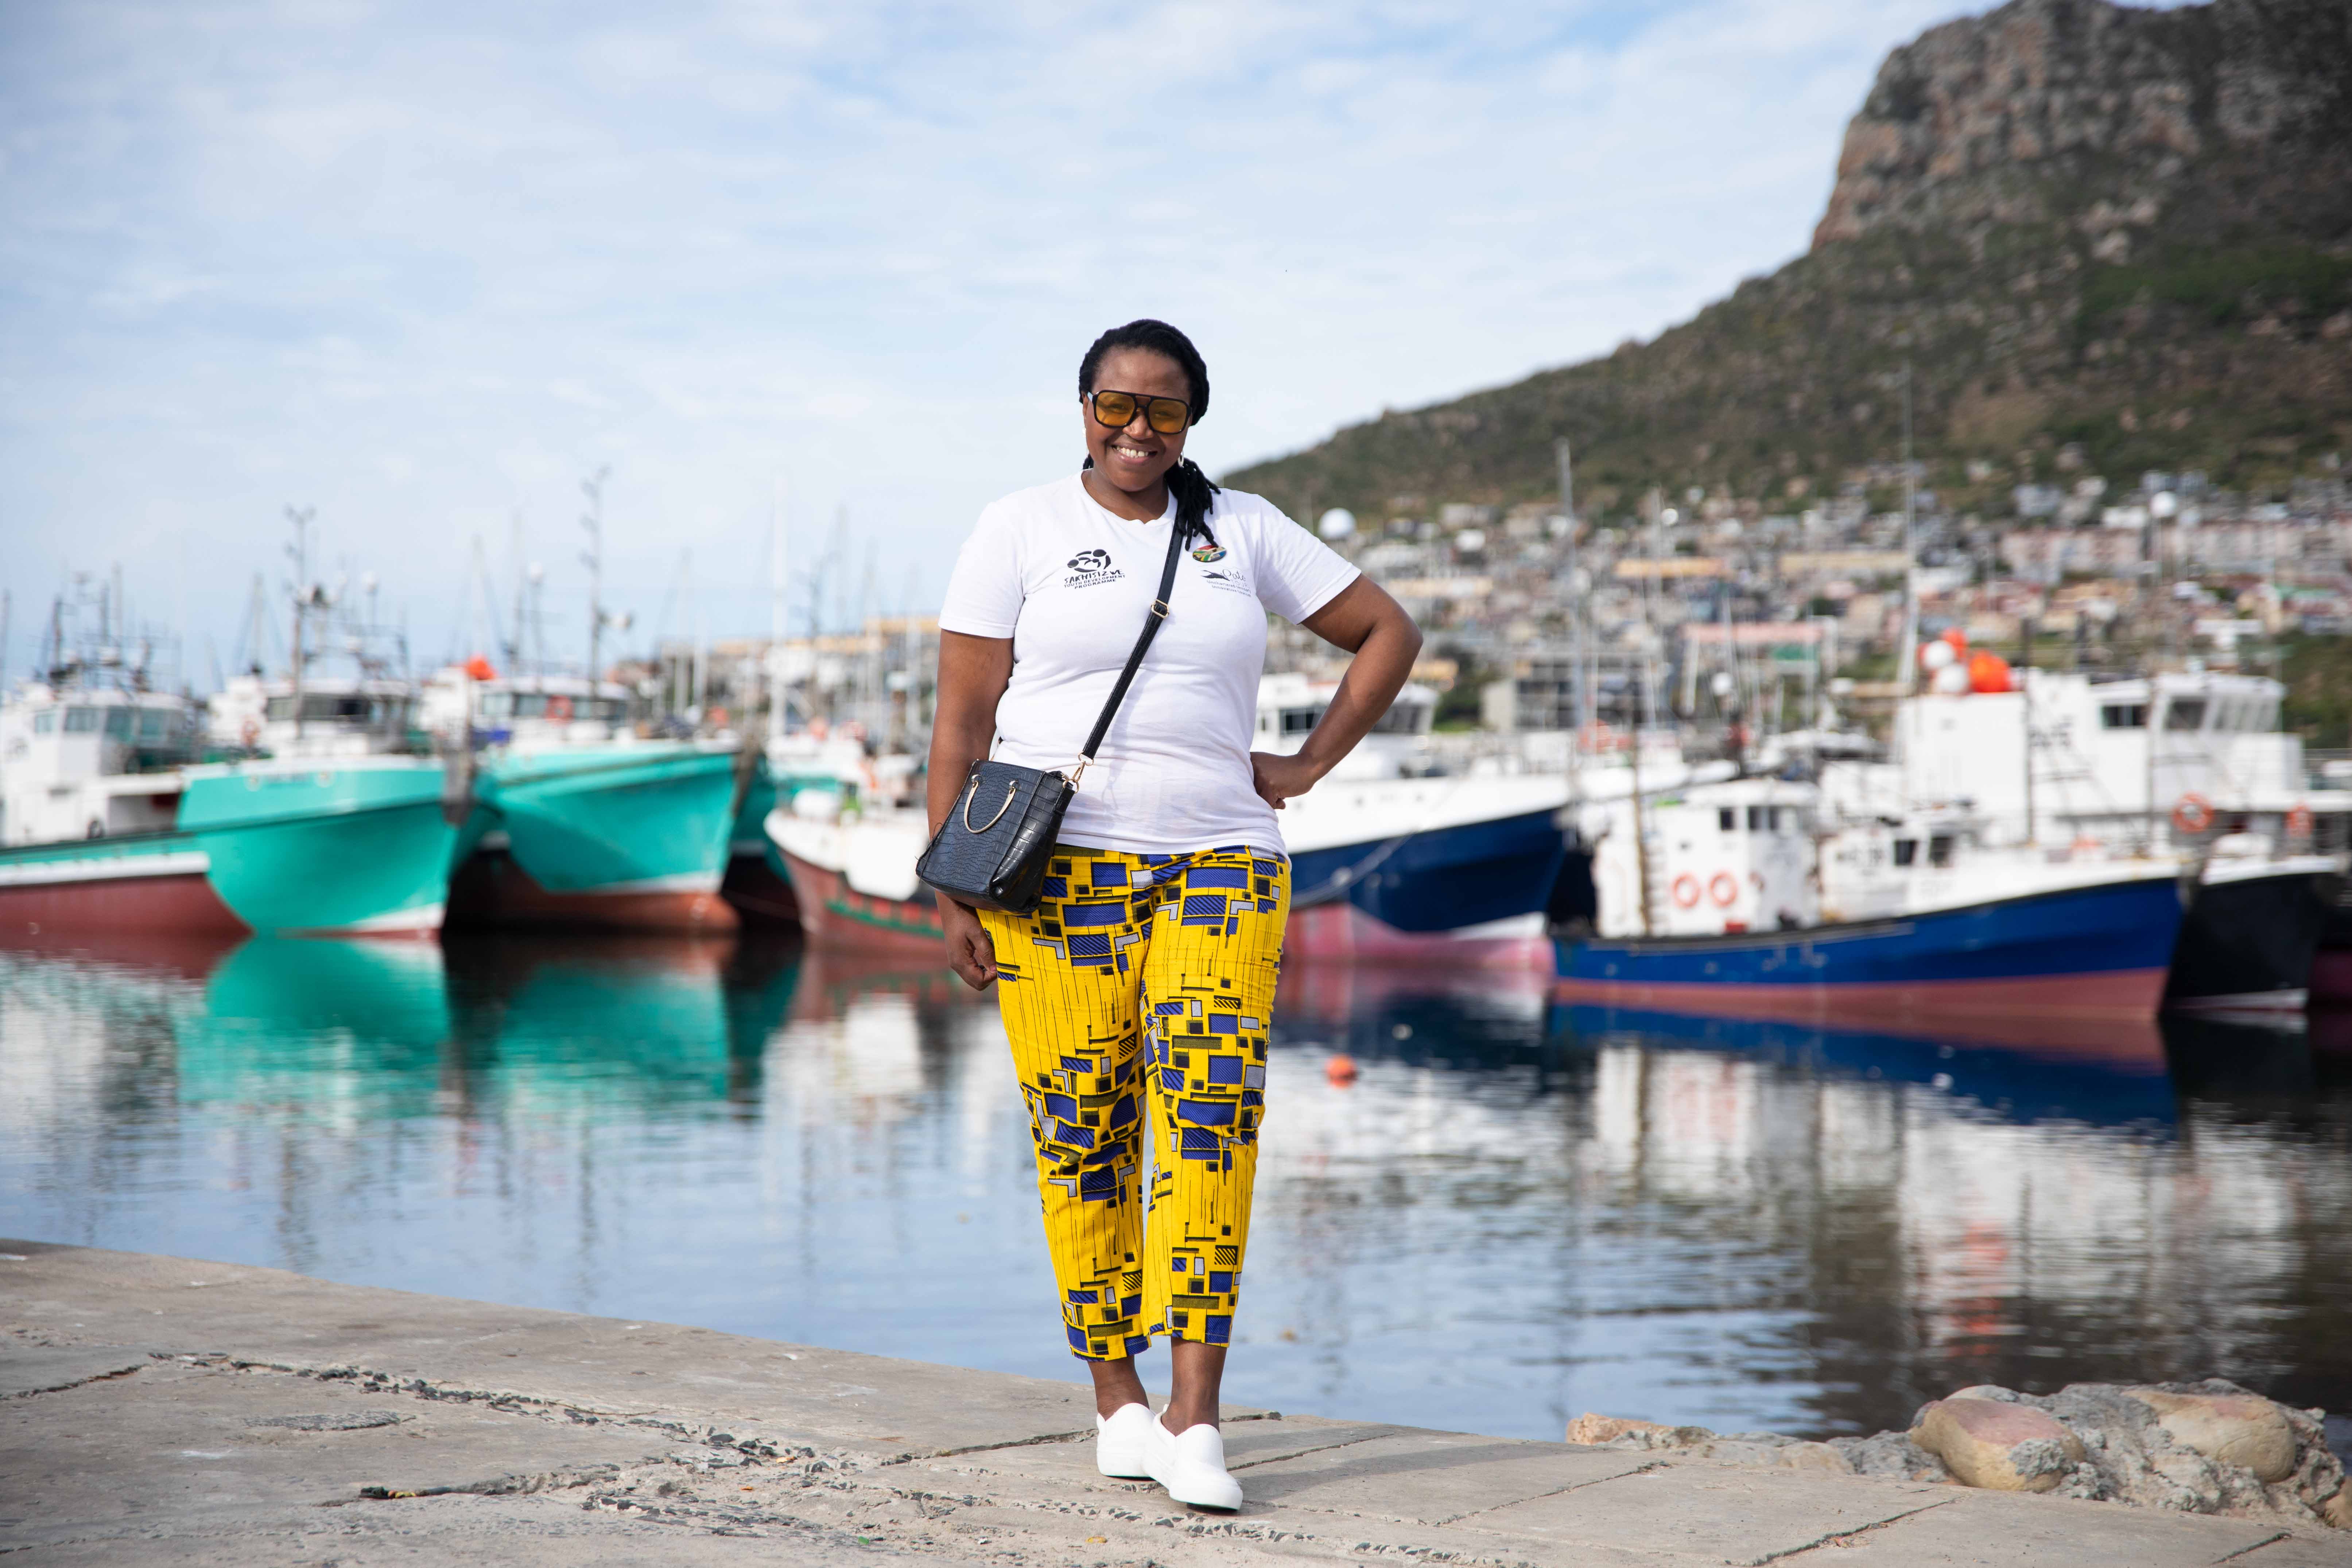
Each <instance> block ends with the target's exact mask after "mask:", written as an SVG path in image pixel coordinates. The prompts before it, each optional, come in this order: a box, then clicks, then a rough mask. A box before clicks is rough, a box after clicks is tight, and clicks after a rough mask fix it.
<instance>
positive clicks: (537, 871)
mask: <svg viewBox="0 0 2352 1568" xmlns="http://www.w3.org/2000/svg"><path fill="white" fill-rule="evenodd" d="M736 762H737V759H736V752H735V751H734V749H733V748H731V747H722V746H711V745H702V744H697V743H695V742H642V743H620V744H612V745H590V746H579V747H553V748H550V749H547V750H529V751H518V750H510V749H500V750H495V751H490V752H484V753H482V755H481V757H480V760H479V763H478V769H479V771H478V773H477V774H476V776H475V782H474V800H475V807H474V811H473V814H472V816H470V817H469V818H468V820H467V825H466V831H465V837H464V838H463V839H462V840H461V842H460V844H459V854H460V859H459V864H458V868H457V874H456V875H455V877H453V879H451V882H450V905H451V908H450V919H451V921H453V923H457V924H481V925H526V926H559V927H584V928H595V929H607V930H637V931H725V930H730V929H732V928H733V926H734V925H735V923H736V916H735V912H734V911H733V910H731V909H730V908H729V907H728V905H727V902H726V900H723V899H721V898H720V897H719V880H720V878H721V877H722V876H723V875H724V874H725V872H726V869H727V859H728V852H729V847H730V838H731V837H732V828H733V826H734V821H735V815H736V807H737V800H736Z"/></svg>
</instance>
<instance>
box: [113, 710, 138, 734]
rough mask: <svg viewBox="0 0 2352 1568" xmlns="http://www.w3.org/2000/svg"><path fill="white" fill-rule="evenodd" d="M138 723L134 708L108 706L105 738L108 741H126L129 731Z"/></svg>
mask: <svg viewBox="0 0 2352 1568" xmlns="http://www.w3.org/2000/svg"><path fill="white" fill-rule="evenodd" d="M138 723H139V713H138V710H136V709H131V708H110V709H108V710H106V738H107V739H108V740H110V741H127V740H129V739H131V731H132V730H133V729H134V728H135V727H136V726H137V725H138Z"/></svg>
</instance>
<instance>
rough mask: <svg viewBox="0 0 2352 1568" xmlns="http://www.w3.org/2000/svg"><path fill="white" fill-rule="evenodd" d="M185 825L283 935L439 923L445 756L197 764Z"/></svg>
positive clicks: (410, 929) (227, 894)
mask: <svg viewBox="0 0 2352 1568" xmlns="http://www.w3.org/2000/svg"><path fill="white" fill-rule="evenodd" d="M184 777H185V779H186V784H185V787H184V790H183V791H182V794H181V796H180V816H179V828H180V831H181V833H183V834H184V835H186V836H187V837H189V838H191V839H192V840H193V841H194V847H195V848H196V849H197V850H198V851H199V852H201V853H202V854H203V855H204V857H205V861H206V876H207V879H209V880H210V882H211V884H212V888H213V890H214V891H215V893H217V894H218V895H219V896H220V900H221V901H222V902H223V903H225V904H226V905H227V906H228V907H229V909H230V910H232V911H233V912H234V913H235V914H236V917H237V919H239V920H241V921H244V922H245V923H246V924H247V926H250V927H251V928H252V929H253V930H255V931H263V932H276V933H278V934H281V935H301V936H330V935H333V936H352V935H398V934H420V935H424V934H430V933H432V932H433V931H438V930H439V929H440V927H441V918H442V912H443V909H444V906H445V904H446V900H447V887H448V880H449V863H450V851H451V849H452V847H454V846H455V844H456V842H457V831H456V829H455V828H453V827H452V826H450V825H449V823H448V822H447V820H446V817H445V816H444V815H443V812H442V805H441V797H442V767H441V764H440V763H437V762H432V761H427V760H425V759H423V758H415V757H390V756H384V757H352V758H335V759H332V760H325V759H320V760H308V761H295V760H287V761H279V762H266V763H228V764H222V765H212V766H204V767H194V768H190V769H188V770H187V771H186V773H185V775H184Z"/></svg>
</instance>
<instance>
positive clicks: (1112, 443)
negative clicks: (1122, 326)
mask: <svg viewBox="0 0 2352 1568" xmlns="http://www.w3.org/2000/svg"><path fill="white" fill-rule="evenodd" d="M1087 390H1088V391H1089V392H1131V393H1134V394H1135V395H1137V396H1138V397H1139V398H1144V397H1181V398H1182V399H1183V400H1184V401H1185V402H1186V403H1191V402H1192V401H1194V398H1193V393H1192V383H1191V382H1190V381H1189V380H1187V379H1186V378H1185V375H1184V371H1183V368H1182V367H1181V366H1180V365H1179V364H1177V363H1176V362H1175V361H1174V360H1172V359H1170V358H1169V357H1168V356H1167V355H1166V354H1162V353H1153V352H1152V351H1151V350H1150V349H1113V350H1111V351H1110V352H1109V353H1107V354H1105V355H1103V357H1102V364H1101V366H1100V368H1098V369H1097V371H1096V372H1095V384H1094V385H1093V386H1091V387H1089V388H1087ZM1078 417H1079V421H1080V423H1081V424H1083V425H1084V426H1086V432H1087V456H1088V457H1090V458H1093V459H1094V460H1095V469H1094V471H1095V472H1096V473H1097V474H1100V475H1101V476H1102V477H1103V478H1104V479H1107V480H1108V481H1109V482H1110V483H1111V484H1112V485H1113V486H1115V487H1116V488H1118V489H1120V490H1123V491H1125V492H1126V493H1127V494H1129V495H1131V496H1136V497H1139V498H1149V497H1150V496H1152V495H1156V494H1160V490H1159V489H1158V487H1159V486H1160V484H1161V483H1162V482H1163V481H1164V480H1165V479H1167V477H1168V470H1169V469H1171V468H1174V467H1175V466H1176V459H1177V458H1181V457H1182V456H1183V455H1184V437H1186V436H1187V435H1188V434H1190V432H1188V431H1183V430H1179V431H1178V432H1176V434H1174V435H1173V436H1162V435H1161V434H1160V432H1159V431H1157V430H1154V429H1153V428H1152V427H1151V424H1150V421H1149V420H1147V419H1145V418H1144V416H1143V410H1142V409H1141V407H1138V408H1137V409H1136V411H1135V417H1134V418H1132V419H1130V420H1129V421H1128V422H1127V426H1126V428H1124V429H1119V430H1114V429H1112V428H1111V427H1110V426H1108V425H1105V424H1103V423H1102V422H1101V421H1100V420H1097V418H1096V417H1095V411H1094V408H1093V407H1092V405H1089V404H1088V403H1087V400H1086V399H1085V398H1083V397H1082V398H1080V399H1078ZM1162 504H1165V503H1164V502H1163V503H1162Z"/></svg>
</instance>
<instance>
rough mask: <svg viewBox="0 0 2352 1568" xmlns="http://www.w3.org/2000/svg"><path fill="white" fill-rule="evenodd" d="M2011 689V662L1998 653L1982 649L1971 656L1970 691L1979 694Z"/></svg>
mask: <svg viewBox="0 0 2352 1568" xmlns="http://www.w3.org/2000/svg"><path fill="white" fill-rule="evenodd" d="M2008 689H2010V679H2009V660H2007V659H2005V658H2001V657H2000V655H1999V654H1997V653H1986V652H1984V651H1983V650H1982V649H1979V650H1978V651H1977V652H1975V653H1972V654H1970V655H1969V690H1971V691H1978V692H1996V691H2007V690H2008Z"/></svg>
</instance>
